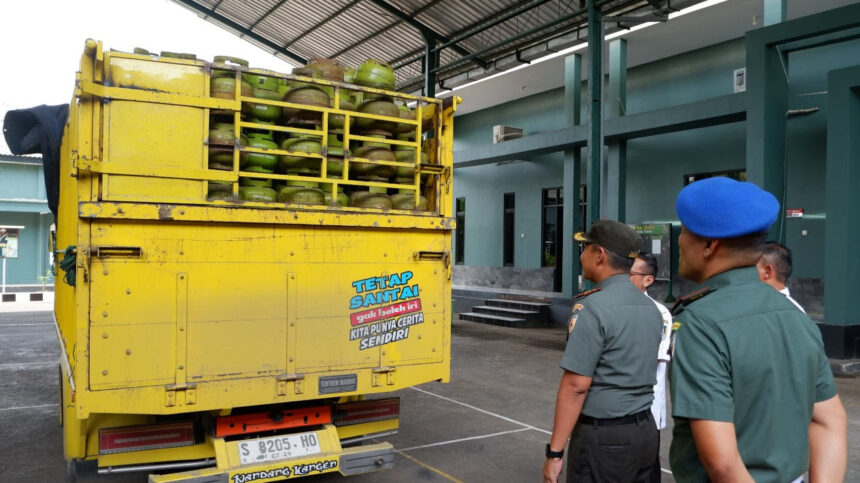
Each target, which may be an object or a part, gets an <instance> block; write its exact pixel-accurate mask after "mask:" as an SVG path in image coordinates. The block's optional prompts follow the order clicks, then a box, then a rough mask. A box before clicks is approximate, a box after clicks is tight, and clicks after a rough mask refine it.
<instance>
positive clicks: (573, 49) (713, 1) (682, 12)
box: [437, 0, 728, 97]
mask: <svg viewBox="0 0 860 483" xmlns="http://www.w3.org/2000/svg"><path fill="white" fill-rule="evenodd" d="M726 1H728V0H707V1H704V2H701V3H697V4H695V5H693V6H690V7H687V8H685V9H683V10H679V11H677V12H672V13H670V14H669V20H672V19H674V18H678V17H681V16H683V15H687V14H688V13H693V12H698V11H699V10H702V9H704V8H708V7H712V6H714V5H719V4H721V3H724V2H726ZM659 23H663V22H647V23H642V24H639V25H636V26H634V27H631V28H629V29H625V30H619V31H617V32H613V33H611V34H609V35H606V36H605V37H604V38H603V40H604V41H608V40H612V39H616V38H618V37H623V36H625V35H628V34H630V33H633V32H636V31H637V30H642V29H644V28H648V27H651V26H654V25H657V24H659ZM586 47H588V42H583V43H581V44H577V45H574V46H573V47H568V48H566V49H564V50H560V51H558V52H553V53H552V54H548V55H545V56H543V57H541V58H539V59H535V60H533V61H532V62H531V63H526V64H521V65H518V66H516V67H514V68H511V69H508V70H506V71H503V72H499V73H497V74H493V75H490V76H487V77H484V78H482V79H478V80H475V81H472V82H467V83H466V84H463V85H459V86H457V87H454V88H452V89H450V90H447V91H443V92H441V93H437V97H441V96H442V95H443V94H449V93H453V92H454V91H457V90H460V89H465V88H467V87H471V86H473V85H475V84H478V83H481V82H484V81H488V80H490V79H495V78H496V77H499V76H503V75H505V74H510V73H511V72H516V71H518V70H520V69H525V68H526V67H529V66H531V65H534V64H540V63H541V62H545V61H547V60H551V59H554V58H556V57H560V56H562V55H567V54H571V53H573V52H576V51H579V50H583V49H585V48H586Z"/></svg>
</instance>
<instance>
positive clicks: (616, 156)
mask: <svg viewBox="0 0 860 483" xmlns="http://www.w3.org/2000/svg"><path fill="white" fill-rule="evenodd" d="M606 104H607V106H608V108H609V109H608V111H609V112H607V117H608V118H611V119H617V118H619V117H622V116H624V115H626V114H627V40H626V39H615V40H613V41H611V42H609V95H608V96H607V99H606ZM608 151H609V152H608V157H607V163H606V178H605V181H604V189H605V196H604V202H605V204H604V209H603V215H604V216H606V217H607V218H611V219H614V220H618V221H620V222H624V221H625V218H626V216H625V215H626V213H625V208H626V197H625V193H626V191H627V140H626V139H621V140H619V141H615V142H612V143H609V150H608Z"/></svg>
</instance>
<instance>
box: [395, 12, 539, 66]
mask: <svg viewBox="0 0 860 483" xmlns="http://www.w3.org/2000/svg"><path fill="white" fill-rule="evenodd" d="M548 1H549V0H533V1H531V2H529V3H526V4H520V5H517V6H514V7H512V8H509V9H507V10H504V11H502V12H499V13H498V14H497V15H496V16H495V17H493V18H489V19H483V20H479V21H477V22H475V23H473V24H472V25H469V26H468V27H466V28H465V29H463V30H461V31H460V32H459V33H457V34H456V35H454V37H453V38H451V40H448V41H446V42H443V43H442V44H441V45H438V46H437V47H436V49H437V50H441V49H444V48H445V47H447V46H448V45H449V44H450V43H452V42H459V41H461V40H463V39H467V38H469V37H473V36H475V35H477V34H479V33H481V32H484V31H485V30H488V29H490V28H492V27H495V26H496V25H498V24H500V23H502V22H504V21H505V20H508V19H511V18H513V17H516V16H517V15H519V14H521V13H524V12H527V11H529V10H531V9H533V8H536V7H539V6H541V5H543V4H544V3H546V2H548ZM423 53H424V52H423V51H422V50H420V49H416V50H414V51H412V52H410V53H408V54H406V55H404V56H401V57H400V58H398V59H394V61H393V64H395V65H394V68H395V69H396V68H398V67H403V66H404V65H408V64H411V63H412V62H415V61H416V60H418V59H419V58H421V55H423ZM416 55H418V57H417V58H414V59H411V60H409V61H408V62H404V63H402V64H400V65H397V64H398V63H400V62H403V61H404V60H406V59H409V58H410V57H415V56H416Z"/></svg>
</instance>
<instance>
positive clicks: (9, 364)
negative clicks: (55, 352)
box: [0, 361, 59, 369]
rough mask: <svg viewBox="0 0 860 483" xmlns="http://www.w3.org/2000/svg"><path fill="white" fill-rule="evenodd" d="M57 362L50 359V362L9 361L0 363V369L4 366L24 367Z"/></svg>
mask: <svg viewBox="0 0 860 483" xmlns="http://www.w3.org/2000/svg"><path fill="white" fill-rule="evenodd" d="M57 364H59V362H57V361H51V362H10V363H7V364H0V369H3V368H6V367H25V366H53V365H57Z"/></svg>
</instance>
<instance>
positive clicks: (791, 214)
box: [785, 208, 803, 218]
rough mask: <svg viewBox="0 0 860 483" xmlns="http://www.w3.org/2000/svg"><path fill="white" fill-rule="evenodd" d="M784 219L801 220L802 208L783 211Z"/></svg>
mask: <svg viewBox="0 0 860 483" xmlns="http://www.w3.org/2000/svg"><path fill="white" fill-rule="evenodd" d="M785 217H786V218H803V208H787V209H786V210H785Z"/></svg>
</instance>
